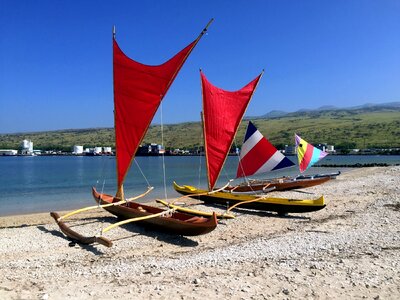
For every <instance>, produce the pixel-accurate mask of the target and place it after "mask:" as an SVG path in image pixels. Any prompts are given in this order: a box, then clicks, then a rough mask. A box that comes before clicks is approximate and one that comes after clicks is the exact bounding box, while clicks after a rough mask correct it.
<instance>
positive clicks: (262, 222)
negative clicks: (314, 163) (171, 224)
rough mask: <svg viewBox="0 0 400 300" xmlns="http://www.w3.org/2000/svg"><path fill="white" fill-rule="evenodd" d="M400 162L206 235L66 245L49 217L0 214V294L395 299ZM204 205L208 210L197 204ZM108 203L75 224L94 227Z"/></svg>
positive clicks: (124, 231) (130, 233)
mask: <svg viewBox="0 0 400 300" xmlns="http://www.w3.org/2000/svg"><path fill="white" fill-rule="evenodd" d="M399 174H400V167H387V168H364V169H357V170H354V171H351V172H348V173H346V174H343V175H341V176H339V177H338V179H336V180H332V181H330V182H328V183H326V184H325V185H321V186H317V187H314V188H311V189H307V190H305V191H308V192H311V193H315V194H304V193H293V192H292V193H286V194H278V193H275V196H276V195H288V194H290V195H296V196H297V197H303V198H305V197H315V196H316V195H318V194H324V195H325V197H326V199H327V200H329V201H330V203H329V205H328V206H327V207H326V208H325V209H323V210H321V211H318V212H314V213H308V214H297V215H296V214H293V215H291V216H292V217H288V218H278V217H277V216H276V215H274V214H269V213H251V214H245V213H243V211H236V212H237V218H236V219H234V220H227V221H222V222H221V224H220V225H219V226H218V227H217V229H216V230H214V231H213V232H211V233H210V234H208V235H204V236H199V237H190V238H185V237H176V236H170V235H166V234H159V233H154V232H152V231H147V230H145V229H143V228H141V227H139V226H138V225H135V224H131V225H129V226H125V227H123V228H118V229H115V230H114V231H110V232H109V234H108V233H107V237H109V238H111V239H112V240H113V242H114V246H113V247H112V248H105V247H103V246H101V245H91V246H85V247H81V246H79V245H72V246H69V241H68V240H67V239H66V238H65V237H64V236H63V235H62V234H61V233H60V231H59V229H58V226H57V225H56V224H55V222H54V221H53V220H52V219H51V217H50V216H49V215H48V214H36V215H28V216H14V217H3V218H0V269H1V272H0V299H65V298H72V299H150V298H151V299H200V298H208V299H265V298H277V299H304V298H307V299H326V298H333V299H345V298H367V299H400V251H399V250H400V222H399V216H400V176H399ZM199 208H203V209H206V210H210V209H211V208H210V207H204V206H199ZM112 222H115V220H114V218H113V217H112V216H110V215H109V214H108V213H106V212H101V211H94V212H91V213H87V214H85V215H81V216H79V217H78V218H76V219H74V220H72V221H71V222H70V224H73V225H79V227H77V228H76V230H77V231H79V232H82V233H85V234H88V235H93V234H95V233H98V231H99V230H100V228H101V227H102V226H106V225H107V224H110V223H112Z"/></svg>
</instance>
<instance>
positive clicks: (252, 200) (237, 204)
mask: <svg viewBox="0 0 400 300" xmlns="http://www.w3.org/2000/svg"><path fill="white" fill-rule="evenodd" d="M263 199H265V196H264V197H259V198H256V199H251V200H247V201H242V202H239V203H236V204H234V205H232V206H231V207H229V208H228V209H227V210H226V213H228V212H229V211H231V210H232V209H234V208H235V207H237V206H239V205H241V204H245V203H251V202H257V201H260V200H263Z"/></svg>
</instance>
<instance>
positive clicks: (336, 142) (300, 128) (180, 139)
mask: <svg viewBox="0 0 400 300" xmlns="http://www.w3.org/2000/svg"><path fill="white" fill-rule="evenodd" d="M251 120H252V121H253V123H254V124H255V126H256V127H257V128H258V129H259V130H260V132H262V133H263V135H264V136H266V137H267V138H268V140H269V141H270V142H271V143H272V144H273V145H274V146H275V147H277V148H278V149H284V148H285V145H293V144H294V134H295V133H297V134H299V135H301V136H304V137H305V138H307V141H309V142H310V143H311V144H314V145H317V144H329V145H333V146H334V147H335V149H337V150H340V151H341V152H342V153H345V152H348V151H349V149H389V148H398V149H399V148H400V144H399V143H400V107H395V106H393V107H383V108H382V107H379V106H378V107H375V108H364V109H358V110H346V109H338V110H321V111H308V112H296V113H290V114H286V115H284V116H280V117H273V118H271V117H269V118H266V117H254V118H251ZM246 126H247V120H244V121H243V122H242V123H241V125H240V126H239V130H238V133H237V136H236V144H237V145H235V147H236V146H237V147H241V144H242V141H243V137H244V133H245V130H246ZM201 131H202V129H201V124H200V122H186V123H181V124H165V125H164V145H165V149H166V150H173V149H175V148H179V149H184V150H194V151H196V150H198V149H199V148H200V147H201V146H202V145H203V141H202V134H201ZM24 139H27V140H31V141H32V142H33V143H34V146H35V148H36V149H41V150H43V151H45V150H54V151H63V152H71V151H72V147H73V146H74V145H83V147H84V148H92V147H96V146H99V147H113V148H115V143H114V140H115V139H114V129H113V128H92V129H70V130H57V131H47V132H34V133H14V134H0V149H18V147H19V145H20V143H21V142H22V141H23V140H24ZM151 143H156V144H161V134H160V126H159V125H151V126H150V128H149V131H148V133H147V134H146V136H145V138H144V140H143V141H142V144H151Z"/></svg>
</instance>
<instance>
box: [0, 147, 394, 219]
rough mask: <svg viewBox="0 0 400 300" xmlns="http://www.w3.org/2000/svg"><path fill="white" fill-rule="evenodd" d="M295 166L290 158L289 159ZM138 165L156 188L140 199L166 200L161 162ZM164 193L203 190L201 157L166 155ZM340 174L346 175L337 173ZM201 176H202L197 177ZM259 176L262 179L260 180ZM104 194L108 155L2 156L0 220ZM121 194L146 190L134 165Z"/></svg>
mask: <svg viewBox="0 0 400 300" xmlns="http://www.w3.org/2000/svg"><path fill="white" fill-rule="evenodd" d="M289 158H290V159H291V160H293V161H294V162H295V160H296V159H297V158H296V157H294V156H291V157H289ZM136 159H137V162H138V164H139V166H140V168H141V170H142V172H143V173H144V174H145V176H146V178H147V180H148V182H149V184H150V185H151V186H154V187H155V189H154V190H153V191H152V192H151V193H150V194H149V195H147V196H146V197H145V198H143V201H149V200H151V199H155V198H165V196H164V195H165V192H164V183H163V164H162V157H137V158H136ZM164 159H165V166H166V178H167V181H166V191H167V197H168V198H172V197H177V196H178V195H179V194H178V193H176V192H175V191H174V190H173V188H172V182H173V181H176V182H177V183H178V184H189V185H195V186H200V187H203V188H206V186H207V183H206V174H205V164H204V157H199V156H181V157H175V156H167V157H165V158H164ZM237 163H238V158H237V157H235V156H230V157H228V159H227V161H226V163H225V167H224V169H223V171H222V172H221V175H220V178H219V185H224V184H225V183H227V182H228V180H229V179H230V178H233V177H234V176H235V174H236V168H237ZM321 163H322V164H324V165H327V164H332V165H334V164H342V165H344V164H356V163H361V164H365V163H390V164H400V156H334V155H332V156H328V157H326V158H324V159H323V160H322V161H321ZM337 170H339V169H338V168H321V167H313V168H311V169H309V170H307V171H306V173H305V174H313V173H328V172H334V171H337ZM340 170H341V171H345V170H344V169H343V168H340ZM199 174H200V175H199ZM297 174H299V172H298V169H297V168H296V167H293V168H290V169H286V170H281V171H277V172H272V173H271V174H269V175H268V176H262V177H264V178H265V177H277V176H283V175H297ZM258 177H260V176H258ZM92 186H95V187H96V188H97V189H98V190H99V191H103V192H104V193H109V194H115V191H116V169H115V157H112V156H94V157H88V156H36V157H24V156H17V157H5V156H3V157H0V216H5V215H13V214H26V213H33V212H48V211H52V210H69V209H74V208H79V207H82V206H89V205H93V204H94V200H93V199H92V196H91V187H92ZM124 187H125V194H126V196H127V197H133V196H135V195H138V194H141V193H143V192H144V191H146V189H147V182H146V179H144V178H143V176H142V175H141V172H140V170H139V169H138V167H137V166H136V164H135V163H132V168H131V170H130V171H129V173H128V175H127V178H126V181H125V184H124Z"/></svg>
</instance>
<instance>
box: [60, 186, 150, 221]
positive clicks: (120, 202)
mask: <svg viewBox="0 0 400 300" xmlns="http://www.w3.org/2000/svg"><path fill="white" fill-rule="evenodd" d="M153 189H154V188H153V187H152V186H151V187H149V188H148V189H147V191H146V192H144V193H143V194H140V195H138V196H136V197H132V198H129V199H126V200H121V201H118V202H114V203H108V204H102V205H93V206H88V207H84V208H81V209H77V210H75V211H72V212H70V213H67V214H65V215H64V216H62V217H59V219H58V221H60V220H63V219H66V218H68V217H70V216H73V215H76V214H78V213H80V212H84V211H88V210H92V209H96V208H105V207H110V206H117V205H121V204H124V203H127V202H131V201H134V200H136V199H139V198H141V197H144V196H146V195H147V194H148V193H150V191H152V190H153Z"/></svg>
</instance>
